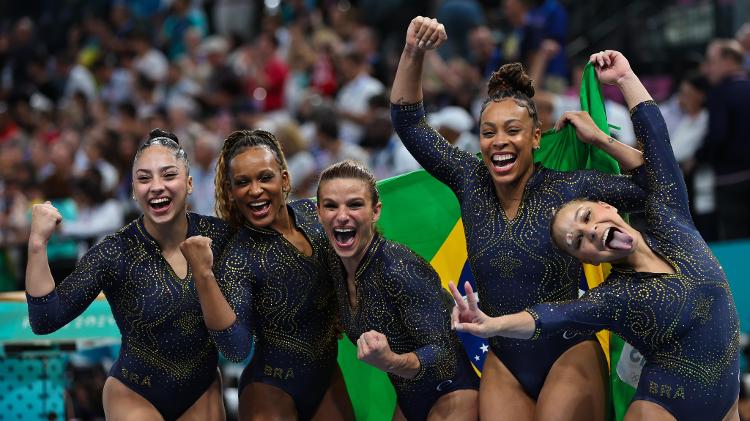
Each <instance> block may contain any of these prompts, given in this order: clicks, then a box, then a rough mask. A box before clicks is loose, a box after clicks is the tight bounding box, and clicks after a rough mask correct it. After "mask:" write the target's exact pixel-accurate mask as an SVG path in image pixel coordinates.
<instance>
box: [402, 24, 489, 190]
mask: <svg viewBox="0 0 750 421" xmlns="http://www.w3.org/2000/svg"><path fill="white" fill-rule="evenodd" d="M447 39H448V37H447V35H446V33H445V28H444V27H443V25H442V24H440V23H439V22H437V21H436V20H435V19H430V18H425V17H422V16H417V17H416V18H414V19H413V20H412V21H411V23H410V24H409V28H408V29H407V34H406V44H405V46H404V51H403V52H402V53H401V60H400V61H399V64H398V69H396V77H395V79H394V81H393V88H392V89H391V119H392V120H393V127H394V129H395V130H396V133H397V134H398V136H399V138H401V141H402V142H403V143H404V146H406V148H407V149H408V150H409V153H411V154H412V156H414V158H415V159H416V160H417V162H419V164H420V165H421V166H422V167H424V169H426V170H427V172H429V173H430V174H431V175H433V176H434V177H435V178H437V179H438V180H440V181H442V182H443V183H445V184H447V185H448V186H449V187H451V189H453V191H454V192H457V194H459V198H460V193H459V192H460V190H461V188H462V187H463V179H464V177H465V174H467V173H468V171H470V170H471V168H473V166H475V165H477V164H478V163H480V162H479V161H478V160H477V159H476V157H475V156H473V155H472V154H470V153H468V152H465V151H462V150H460V149H458V148H456V147H454V146H452V145H450V144H449V143H448V142H447V141H446V140H445V139H444V138H443V137H442V136H441V135H440V134H439V133H438V132H437V131H435V130H434V129H433V128H432V127H430V126H429V125H428V124H427V121H426V115H425V111H424V106H423V104H422V67H423V64H424V57H425V53H426V52H427V51H428V50H431V49H435V48H437V47H439V46H440V45H441V44H442V43H443V42H445V40H447ZM430 54H432V53H430Z"/></svg>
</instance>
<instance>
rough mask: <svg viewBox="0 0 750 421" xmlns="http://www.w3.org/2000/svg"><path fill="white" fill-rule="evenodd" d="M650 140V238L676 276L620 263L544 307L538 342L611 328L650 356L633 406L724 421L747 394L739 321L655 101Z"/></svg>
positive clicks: (643, 130)
mask: <svg viewBox="0 0 750 421" xmlns="http://www.w3.org/2000/svg"><path fill="white" fill-rule="evenodd" d="M632 119H633V126H634V128H635V130H636V134H637V137H638V139H639V141H642V142H644V158H645V161H646V175H647V177H646V178H647V181H646V182H647V185H646V186H645V188H646V190H647V191H648V199H647V201H646V218H647V229H646V231H645V232H644V233H643V238H644V240H645V241H646V243H647V244H648V246H649V247H651V249H652V250H653V251H654V252H656V253H657V254H658V255H659V256H661V257H662V258H663V259H664V260H666V261H667V262H668V263H669V264H670V265H672V267H673V268H674V269H675V271H676V273H674V274H666V273H645V272H635V271H633V270H632V269H629V268H626V267H624V266H618V265H614V266H613V268H612V273H611V274H610V276H609V278H608V279H607V280H606V281H605V282H604V283H603V284H602V285H600V286H598V287H596V288H594V289H592V290H590V291H588V292H587V293H586V294H584V295H583V296H582V297H581V298H580V299H578V300H573V301H568V302H561V303H548V304H539V305H536V306H533V307H531V308H530V309H529V310H528V311H529V312H530V313H531V314H532V315H533V316H534V318H535V319H536V328H537V329H536V332H535V337H544V336H545V335H548V334H555V332H559V331H561V330H564V329H579V330H582V331H591V330H599V329H611V330H612V331H613V332H616V333H617V334H619V335H621V336H622V337H623V338H624V339H625V340H627V341H628V342H629V343H630V344H632V345H633V346H635V347H636V348H637V349H638V350H639V351H640V352H641V353H643V355H644V357H645V358H646V361H647V362H646V364H645V366H644V367H643V370H642V372H641V377H640V381H639V382H638V388H637V390H636V394H635V397H634V398H633V399H634V400H647V401H651V402H655V403H657V404H659V405H661V406H662V407H664V408H665V409H667V410H668V411H669V412H671V413H672V415H674V417H675V418H677V419H678V420H688V419H691V420H692V419H695V420H698V419H699V420H721V419H722V418H723V417H724V415H725V414H726V412H727V411H728V410H729V408H730V407H731V406H732V405H733V404H734V402H735V400H736V399H737V396H738V394H739V377H738V376H739V359H738V358H739V322H738V319H737V311H736V309H735V306H734V301H733V299H732V294H731V292H730V290H729V285H728V283H727V278H726V275H725V274H724V271H723V270H722V268H721V266H720V264H719V262H718V261H717V260H716V258H715V257H714V255H713V254H712V253H711V250H710V249H709V248H708V245H707V244H706V243H705V241H703V238H702V237H701V236H700V234H699V233H698V231H697V229H696V228H695V224H694V223H693V221H692V219H691V216H690V210H689V206H688V200H687V190H686V188H685V183H684V180H683V177H682V173H681V172H680V169H679V167H678V166H677V162H676V161H675V159H674V155H673V154H672V148H671V147H670V144H669V136H668V134H667V129H666V125H665V124H664V119H663V118H662V116H661V113H660V112H659V108H658V107H657V106H656V104H655V103H653V101H648V102H644V103H641V104H639V105H638V106H636V107H635V108H634V109H633V111H632Z"/></svg>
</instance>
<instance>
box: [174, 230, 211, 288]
mask: <svg viewBox="0 0 750 421" xmlns="http://www.w3.org/2000/svg"><path fill="white" fill-rule="evenodd" d="M180 251H181V252H182V255H183V256H185V260H187V262H188V264H189V265H190V267H191V269H192V270H193V278H194V279H195V280H196V281H202V280H206V279H208V278H213V271H212V269H211V268H212V267H213V265H214V253H213V251H211V239H210V238H208V237H203V236H201V235H196V236H193V237H190V238H188V239H187V240H185V241H183V242H182V243H180Z"/></svg>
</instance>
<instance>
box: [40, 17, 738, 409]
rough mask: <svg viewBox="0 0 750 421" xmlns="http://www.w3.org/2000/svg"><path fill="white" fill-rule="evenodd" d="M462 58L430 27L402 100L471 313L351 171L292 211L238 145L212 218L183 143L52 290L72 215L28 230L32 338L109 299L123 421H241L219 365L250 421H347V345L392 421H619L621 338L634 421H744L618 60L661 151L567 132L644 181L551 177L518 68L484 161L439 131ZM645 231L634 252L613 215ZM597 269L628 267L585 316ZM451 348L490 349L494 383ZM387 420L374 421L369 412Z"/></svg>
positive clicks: (149, 151)
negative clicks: (611, 337) (101, 297)
mask: <svg viewBox="0 0 750 421" xmlns="http://www.w3.org/2000/svg"><path fill="white" fill-rule="evenodd" d="M446 39H447V35H446V32H445V29H444V27H443V25H442V24H440V23H439V22H438V21H436V20H435V19H430V18H425V17H421V16H420V17H416V18H414V19H413V20H412V21H411V23H410V25H409V27H408V30H407V35H406V42H405V46H404V50H403V53H402V55H401V58H400V62H399V65H398V69H397V72H396V76H395V80H394V83H393V88H392V91H391V103H392V105H391V117H392V120H393V124H394V127H395V129H396V132H397V133H398V135H399V137H400V138H401V140H402V141H403V143H404V145H405V146H406V147H407V149H408V150H409V151H410V152H411V154H412V155H413V156H414V157H415V158H416V159H417V161H418V162H419V163H420V164H421V165H422V166H423V167H424V168H425V170H427V171H428V172H429V173H430V174H432V175H433V176H434V177H436V178H437V179H438V180H440V181H441V182H443V183H445V184H446V185H447V186H448V187H450V189H451V190H452V191H453V192H454V193H455V195H456V197H457V199H458V201H459V203H460V209H461V217H462V218H463V224H464V226H465V233H466V244H467V249H468V261H469V264H470V267H471V270H472V273H473V275H474V279H475V281H476V286H477V289H478V296H479V297H481V301H479V300H478V299H477V294H475V293H474V291H473V290H472V288H471V286H470V285H469V284H468V283H467V284H466V285H465V286H464V291H465V294H466V297H463V296H462V295H461V294H460V293H459V291H458V290H457V288H456V285H454V284H453V283H450V285H449V287H450V293H449V292H448V291H446V290H445V289H443V288H442V287H441V283H440V279H439V277H438V275H437V273H436V272H435V270H434V269H433V268H432V267H431V266H430V264H429V263H427V262H426V261H425V260H424V259H422V258H421V257H419V256H418V255H416V254H415V253H414V252H413V251H411V250H410V249H409V248H407V247H405V246H403V245H401V244H398V243H396V242H393V241H390V240H388V239H387V238H384V237H383V236H382V235H381V234H380V233H378V231H377V229H376V228H375V225H376V223H377V221H378V219H379V217H380V214H381V208H382V204H381V202H380V200H379V194H378V189H377V187H376V184H375V179H374V178H373V175H372V173H371V172H370V171H369V170H368V169H367V168H366V167H365V166H364V165H362V164H361V163H357V162H353V161H344V162H340V163H336V164H333V165H331V166H330V167H328V168H326V169H325V170H324V171H323V172H322V173H321V175H320V181H319V184H318V189H317V198H316V200H315V201H313V200H309V199H305V200H296V201H291V202H289V201H288V200H287V196H288V194H289V191H290V188H291V187H290V186H291V184H290V174H289V172H288V170H287V164H286V160H285V158H284V153H283V151H282V150H281V147H280V146H279V142H278V141H277V140H276V138H275V137H274V136H273V135H272V134H271V133H268V132H265V131H262V130H242V131H236V132H234V133H232V134H231V135H230V136H229V137H227V138H226V140H225V141H224V145H223V147H222V149H221V152H220V156H219V158H218V161H217V166H216V179H215V188H216V193H215V197H216V215H217V217H212V216H204V215H198V214H195V213H192V212H189V211H188V210H187V205H186V198H187V196H188V195H189V194H191V190H192V179H191V177H190V174H189V164H188V159H187V156H186V154H185V151H184V150H183V149H182V147H181V146H180V145H179V141H178V139H177V137H176V136H175V135H173V134H171V133H168V132H165V131H162V130H159V129H155V130H152V131H151V133H150V135H149V138H148V139H147V140H145V141H144V142H143V144H142V145H141V146H140V148H139V149H138V151H137V153H136V155H135V159H134V162H133V168H132V174H133V200H135V201H136V203H137V204H138V206H139V207H140V209H141V210H142V212H143V214H142V215H141V216H140V217H138V218H137V219H136V220H134V221H132V222H131V223H129V224H128V225H126V226H125V227H123V228H122V229H120V230H119V231H118V232H116V233H115V234H112V235H110V236H108V237H106V238H105V239H103V240H102V241H101V242H99V243H98V244H96V245H95V246H93V247H92V248H91V249H90V250H88V252H87V253H86V254H85V256H83V257H82V259H81V260H80V262H79V263H78V265H77V267H76V268H75V270H74V272H73V273H72V274H71V275H69V276H68V277H66V278H65V279H62V280H55V279H53V277H52V275H51V272H50V268H49V264H48V261H47V251H46V243H47V240H48V239H49V238H50V236H51V235H52V233H53V232H54V231H55V229H56V226H57V224H59V223H60V222H61V220H62V217H61V215H60V213H59V212H58V211H57V210H56V209H55V208H54V207H53V206H52V205H51V204H50V203H49V202H48V203H45V204H39V205H35V206H34V207H33V209H32V224H31V234H30V237H29V246H28V247H29V258H28V267H27V273H26V292H27V301H28V308H29V319H30V323H31V326H32V329H33V330H34V332H36V333H38V334H44V333H49V332H52V331H54V330H56V329H59V328H61V327H62V326H64V325H65V324H67V323H68V322H69V321H71V320H72V319H74V318H75V317H77V316H78V315H80V314H81V313H82V312H83V311H84V310H85V308H86V307H87V306H88V305H89V304H90V303H91V302H92V301H93V300H94V299H95V297H96V296H97V295H98V294H99V293H100V292H102V291H103V292H104V294H105V295H106V297H107V300H108V301H109V303H110V306H111V309H112V313H113V315H114V318H115V320H116V322H117V326H118V328H119V330H120V332H121V335H122V345H121V348H120V355H119V357H118V359H117V360H116V362H115V363H114V365H113V366H112V368H111V370H110V372H109V376H108V378H107V381H106V383H105V385H104V391H103V405H104V410H105V413H106V417H107V419H108V420H175V419H180V420H223V419H225V409H224V404H223V397H222V386H221V376H220V374H219V371H218V367H217V363H218V356H219V353H221V354H222V355H223V356H224V357H225V358H227V359H229V360H232V361H237V362H241V361H246V360H249V363H248V365H247V366H246V367H245V369H244V371H243V372H242V375H241V378H240V384H239V417H240V419H242V420H293V419H302V420H308V419H316V420H352V419H354V412H353V409H352V404H351V402H350V399H349V396H348V394H347V390H346V386H345V383H344V379H343V376H342V373H341V370H340V369H339V367H338V363H337V349H338V347H337V345H338V344H337V341H338V337H339V335H340V334H342V333H343V334H345V335H346V336H347V337H348V338H349V340H351V341H352V343H354V344H356V347H357V357H358V358H359V359H360V360H362V361H364V362H365V363H368V364H370V365H372V366H374V367H376V368H378V369H380V370H382V371H384V372H386V373H387V374H388V377H389V379H390V381H391V383H392V384H393V387H394V389H395V392H396V397H397V406H396V409H395V411H394V414H393V419H395V420H402V419H407V420H425V419H430V420H476V419H478V418H481V419H483V420H495V419H497V420H505V419H508V420H514V421H518V420H531V419H538V420H605V419H606V418H607V417H608V406H607V402H608V381H607V379H608V367H607V361H606V358H605V355H604V353H603V351H602V348H601V346H600V345H599V343H598V342H597V341H596V339H595V336H594V334H595V332H597V331H599V330H602V329H609V330H611V331H613V332H615V333H617V334H618V335H620V336H622V337H623V338H624V339H625V340H626V341H628V342H629V343H631V344H632V345H634V346H635V347H636V348H637V349H638V350H639V351H640V352H641V353H642V354H643V355H644V356H645V358H646V360H647V363H646V364H645V366H644V367H643V371H642V374H641V377H640V381H639V383H638V387H637V391H636V394H635V396H634V398H633V400H632V403H631V404H630V406H629V409H628V411H627V414H626V416H625V419H626V420H662V419H664V420H673V419H678V420H694V419H695V420H738V419H739V415H738V413H737V398H738V393H739V378H738V376H739V360H738V358H739V352H738V347H739V325H738V319H737V313H736V310H735V307H734V303H733V300H732V296H731V293H730V290H729V287H728V284H727V279H726V275H725V274H724V272H723V270H722V268H721V266H720V264H719V262H718V261H717V260H716V258H715V257H714V256H713V255H712V253H711V251H710V250H709V248H708V246H707V245H706V243H705V242H704V241H703V239H702V238H701V236H700V234H699V233H698V231H697V230H696V228H695V225H694V224H693V222H692V219H691V217H690V212H689V207H688V202H687V193H686V189H685V184H684V181H683V178H682V175H681V173H680V170H679V168H678V166H677V163H676V162H675V159H674V157H673V154H672V150H671V146H670V144H669V138H668V135H667V131H666V127H665V124H664V121H663V118H662V116H661V114H660V112H659V109H658V108H657V106H656V105H655V104H654V102H653V100H652V99H651V97H650V95H649V93H648V92H647V91H646V89H645V88H644V87H643V85H642V84H641V82H640V81H639V79H638V78H637V76H636V75H635V74H634V73H633V71H632V70H631V68H630V65H629V63H628V61H627V59H626V58H625V57H624V56H623V55H622V54H620V53H618V52H616V51H611V50H607V51H602V52H599V53H596V54H593V55H592V56H591V58H590V60H591V62H592V63H593V64H594V66H595V69H596V74H597V77H598V79H599V81H600V82H601V83H603V84H609V85H615V86H617V87H618V88H619V89H620V91H621V92H622V94H623V96H624V98H625V101H626V102H627V105H628V107H629V108H630V110H631V118H632V120H633V125H634V128H635V131H636V134H637V137H638V139H639V140H640V141H641V142H642V143H643V150H642V152H641V151H639V150H637V149H634V148H630V147H628V146H626V145H624V144H622V143H619V142H617V141H616V140H614V139H612V138H611V137H609V136H608V135H606V134H605V133H604V132H602V131H601V130H600V129H599V128H597V126H596V125H595V124H594V122H593V121H592V119H591V117H590V116H589V115H588V114H587V113H585V112H568V113H565V114H564V115H563V116H562V117H561V119H560V120H559V121H558V122H557V125H556V127H557V128H558V129H559V128H560V127H562V126H563V125H565V124H570V125H572V126H574V127H575V130H576V133H577V136H578V138H579V139H580V140H581V141H583V142H585V143H588V144H591V145H594V146H595V147H598V148H600V149H602V150H604V151H605V152H607V153H608V154H609V155H611V156H612V157H613V158H614V159H616V160H617V161H618V162H619V164H620V166H621V168H622V169H624V170H627V171H628V172H630V173H631V175H628V176H625V175H610V174H603V173H599V172H596V171H573V172H560V171H555V170H551V169H547V168H544V167H542V166H541V165H539V164H535V163H534V160H533V150H534V149H536V148H539V142H540V137H541V129H540V121H539V117H538V114H537V110H536V107H535V104H534V101H533V100H532V97H533V96H534V88H533V85H532V81H531V80H530V79H529V77H528V76H527V75H526V74H525V73H524V70H523V68H522V67H521V65H520V64H517V63H514V64H507V65H504V66H502V67H501V68H500V69H498V70H497V71H496V72H495V73H494V74H493V75H492V78H491V80H490V82H489V87H488V94H487V98H486V100H485V101H484V104H483V106H482V109H481V115H480V118H479V130H480V132H479V133H480V149H481V159H477V157H476V156H474V155H472V154H470V153H468V152H465V151H462V150H459V149H458V148H456V147H454V146H452V145H450V144H449V143H448V142H447V141H446V140H445V139H444V138H442V137H441V136H440V135H439V134H438V133H437V132H436V131H435V130H434V129H433V128H431V127H430V126H429V125H428V124H427V123H426V118H425V111H424V107H423V104H422V84H421V78H422V67H423V62H424V57H425V54H426V52H427V51H428V50H432V49H435V48H438V47H439V46H440V45H442V44H443V43H444V42H445V40H446ZM618 208H619V209H620V210H622V211H625V212H628V211H636V210H643V211H645V215H646V218H647V224H646V228H645V229H644V230H643V231H642V232H639V231H638V230H636V229H634V228H632V227H631V226H630V225H628V224H627V223H626V222H625V221H624V220H623V219H622V217H621V216H620V215H619V214H618ZM581 262H585V263H591V264H599V263H604V262H609V263H611V264H612V273H611V275H610V276H609V278H608V279H607V280H606V281H605V282H604V283H603V284H602V285H601V286H599V287H596V288H593V289H591V290H589V291H588V292H586V293H585V294H583V295H582V296H581V297H579V296H578V282H579V279H580V277H581V272H582V268H581ZM456 331H461V332H468V333H471V334H474V335H477V336H481V337H486V338H489V343H490V349H491V352H489V353H488V356H487V359H486V361H485V363H484V368H483V371H482V376H481V381H480V379H479V377H478V376H477V374H476V372H475V370H474V369H473V367H472V365H471V363H470V361H469V359H468V357H467V355H466V353H465V351H464V350H463V348H462V346H461V344H460V342H459V339H458V337H457V335H456ZM371 404H372V405H377V404H378V403H377V402H371Z"/></svg>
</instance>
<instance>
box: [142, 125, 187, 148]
mask: <svg viewBox="0 0 750 421" xmlns="http://www.w3.org/2000/svg"><path fill="white" fill-rule="evenodd" d="M157 137H166V138H169V139H172V140H174V142H175V143H176V144H178V145H179V144H180V140H179V139H177V135H176V134H174V133H171V132H168V131H166V130H162V129H158V128H157V129H153V130H151V131H150V132H148V140H151V139H156V138H157Z"/></svg>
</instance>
